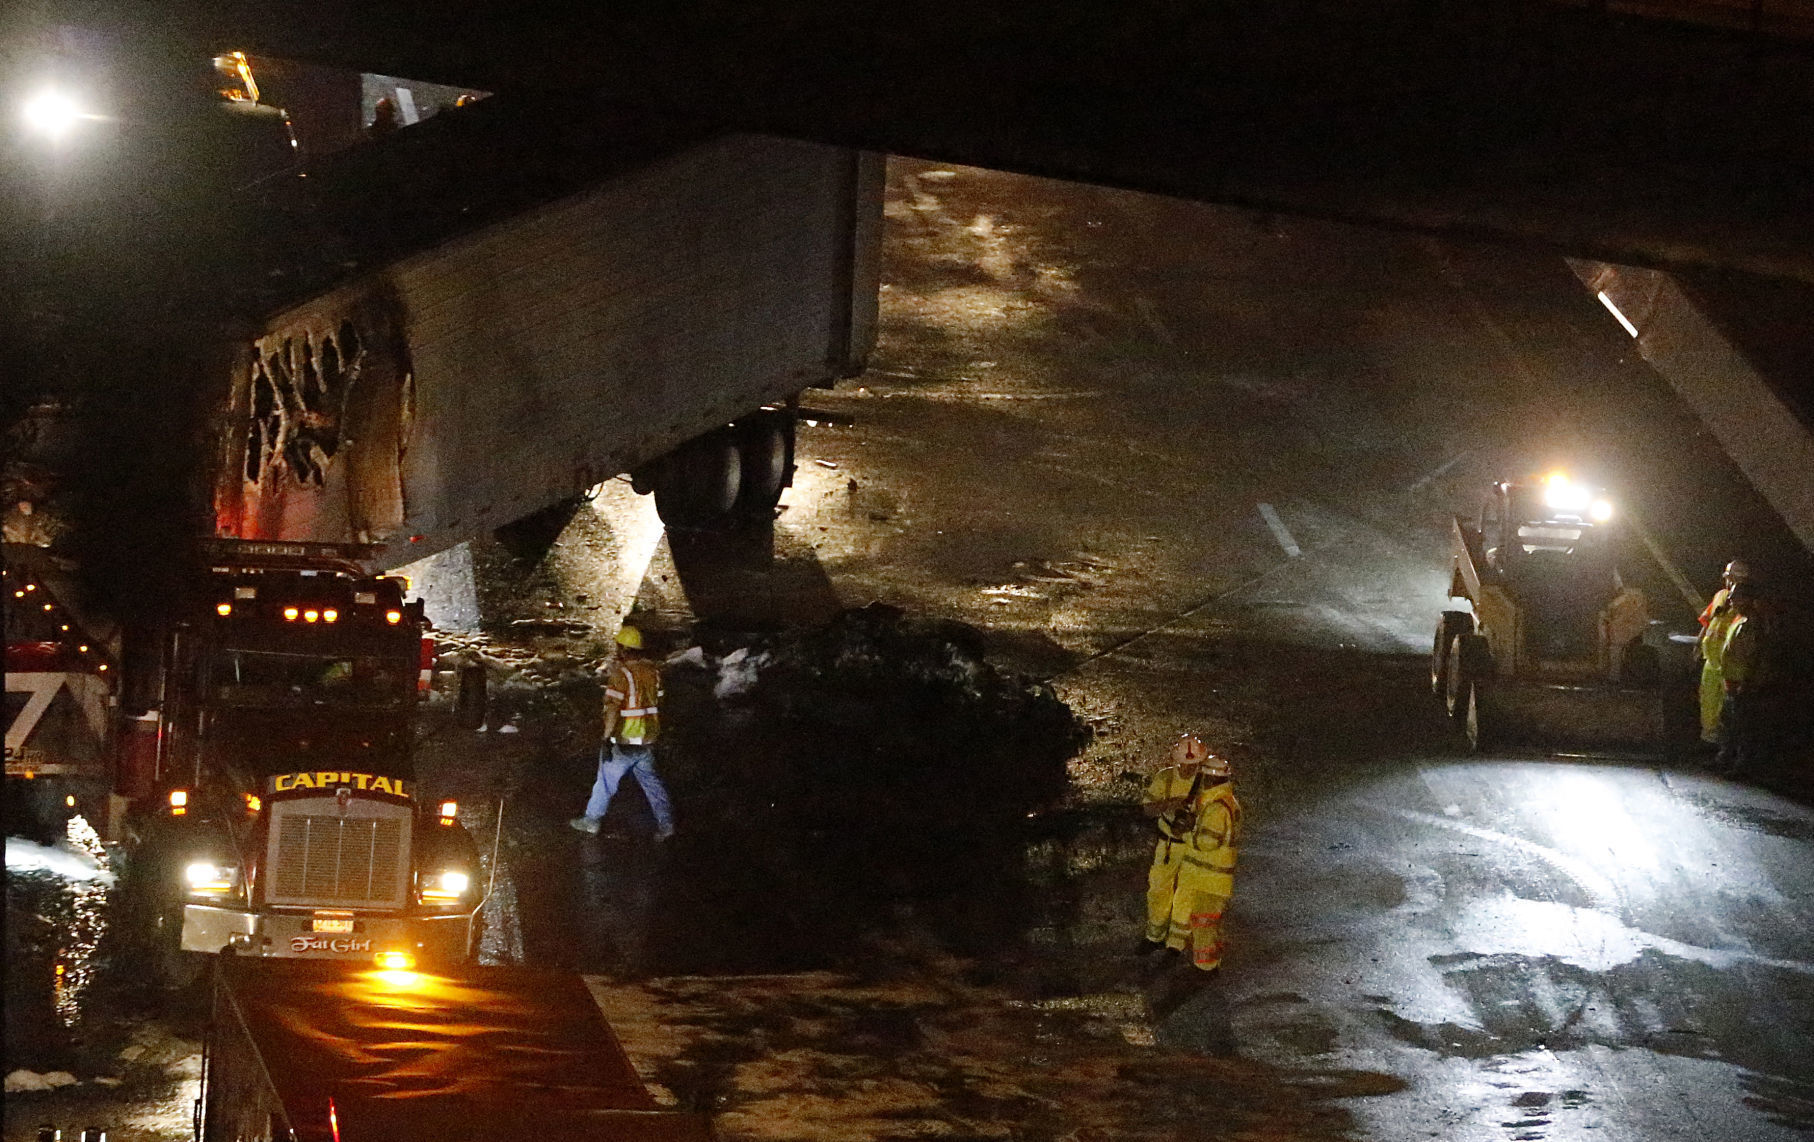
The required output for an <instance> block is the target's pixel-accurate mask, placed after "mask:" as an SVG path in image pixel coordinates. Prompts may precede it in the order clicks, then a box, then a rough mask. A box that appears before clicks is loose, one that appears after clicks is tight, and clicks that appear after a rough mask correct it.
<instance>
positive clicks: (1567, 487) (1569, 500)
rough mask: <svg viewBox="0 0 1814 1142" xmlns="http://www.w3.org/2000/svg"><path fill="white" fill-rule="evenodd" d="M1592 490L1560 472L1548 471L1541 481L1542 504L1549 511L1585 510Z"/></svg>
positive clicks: (1591, 497)
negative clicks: (1547, 475)
mask: <svg viewBox="0 0 1814 1142" xmlns="http://www.w3.org/2000/svg"><path fill="white" fill-rule="evenodd" d="M1592 500H1593V492H1592V491H1590V490H1589V489H1587V488H1585V487H1583V486H1582V485H1580V484H1577V483H1576V482H1575V481H1573V480H1571V479H1569V478H1568V476H1567V475H1565V474H1563V473H1561V472H1552V473H1550V476H1549V479H1547V480H1545V481H1544V482H1543V505H1544V506H1545V507H1547V508H1549V509H1550V510H1551V511H1565V512H1581V511H1586V510H1587V507H1588V504H1589V503H1591V502H1592Z"/></svg>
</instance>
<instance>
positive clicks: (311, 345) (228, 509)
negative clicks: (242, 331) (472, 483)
mask: <svg viewBox="0 0 1814 1142" xmlns="http://www.w3.org/2000/svg"><path fill="white" fill-rule="evenodd" d="M409 380H410V370H409V354H408V345H407V343H406V340H405V334H404V332H403V322H402V319H401V317H400V314H399V309H398V304H397V301H396V298H395V295H394V294H393V293H391V292H390V291H388V290H386V289H383V288H381V283H380V286H379V287H374V286H370V285H368V286H364V287H361V288H359V289H356V290H350V291H336V292H335V293H332V294H329V295H327V296H325V297H322V298H318V299H316V300H315V301H313V302H311V303H309V304H307V305H304V306H301V307H299V308H297V309H295V310H292V311H291V312H290V313H289V314H287V315H286V316H285V318H284V319H283V320H282V321H281V322H277V323H273V325H272V326H271V327H270V328H269V330H268V332H266V333H265V335H264V336H262V337H260V338H259V339H258V340H257V341H255V342H254V343H253V344H252V345H251V346H250V349H249V351H248V352H246V353H244V354H243V356H242V357H241V359H240V360H239V362H238V364H237V367H236V369H235V378H234V384H233V389H232V411H231V413H230V415H229V418H228V425H227V426H226V430H225V431H224V432H223V433H222V435H221V438H220V446H221V452H220V455H219V458H218V461H217V471H218V479H217V482H216V487H215V523H216V532H217V534H219V535H223V536H237V537H240V538H245V539H324V540H330V541H344V542H357V543H374V542H380V541H382V540H383V539H385V538H386V537H388V536H390V535H391V534H393V533H395V532H396V531H397V529H398V528H400V527H401V526H402V524H403V484H402V459H403V453H404V451H405V449H406V448H407V447H408V444H409V440H408V435H407V433H408V428H409V408H408V400H409Z"/></svg>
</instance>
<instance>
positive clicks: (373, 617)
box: [133, 539, 487, 983]
mask: <svg viewBox="0 0 1814 1142" xmlns="http://www.w3.org/2000/svg"><path fill="white" fill-rule="evenodd" d="M204 553H205V555H206V556H207V558H208V560H209V567H208V572H207V574H206V576H205V577H204V581H203V583H202V584H201V589H200V590H199V591H197V592H196V593H195V598H194V600H193V602H192V609H191V610H190V611H189V612H188V613H186V614H184V615H182V616H181V618H180V620H179V621H177V622H174V623H172V624H171V626H170V628H169V629H168V630H167V631H166V632H164V635H163V638H162V663H161V678H160V681H161V687H160V689H161V693H160V696H159V700H158V702H157V706H156V709H155V711H154V713H155V727H156V743H157V744H156V757H155V772H156V780H155V782H153V785H154V787H155V789H156V790H157V792H156V794H155V796H154V797H153V798H152V799H151V803H152V804H153V805H154V806H155V809H154V811H152V812H151V813H150V814H148V815H144V816H141V818H140V826H141V828H140V830H139V832H140V834H141V836H140V840H141V843H140V844H139V845H138V846H137V849H136V851H137V852H138V853H139V854H140V856H139V858H138V859H135V861H134V862H133V873H134V877H135V880H136V881H137V883H139V884H140V885H143V886H144V887H145V888H146V889H147V890H148V892H149V893H150V895H151V896H152V897H153V898H154V899H156V900H158V901H159V905H158V907H157V911H156V917H155V919H154V920H153V921H152V923H153V927H154V928H156V929H157V930H158V931H159V937H158V938H159V941H160V944H161V946H162V948H163V950H164V951H165V952H166V953H167V954H166V955H164V956H163V957H162V958H163V962H165V963H166V964H167V965H170V966H169V968H168V969H167V975H169V976H170V977H171V981H172V982H176V983H182V982H186V981H187V980H191V979H193V978H194V976H195V975H196V974H197V972H198V971H199V969H200V967H201V962H200V961H199V960H198V959H197V958H196V957H195V956H194V955H193V953H218V952H222V951H230V952H233V953H235V954H237V955H241V956H256V957H299V958H315V959H340V960H355V961H363V962H365V963H368V964H369V963H372V962H374V961H375V959H376V958H377V957H379V956H381V955H382V956H388V957H390V958H392V959H394V960H396V961H397V962H407V963H411V964H413V963H415V962H418V961H420V962H423V963H425V964H426V963H457V962H460V961H463V960H466V959H468V958H470V956H471V955H472V953H473V951H474V948H475V946H476V941H477V938H478V934H479V925H478V919H477V917H478V913H479V910H480V908H481V907H483V905H484V902H485V899H486V896H487V890H486V885H485V883H484V881H483V879H482V876H481V867H482V866H481V861H480V859H479V852H478V847H477V844H476V843H475V842H474V840H473V838H472V836H471V835H470V834H469V833H468V832H467V830H466V829H465V827H464V826H463V825H462V824H461V822H460V820H459V805H458V804H457V802H454V801H451V800H448V801H435V800H433V799H425V798H423V797H422V796H421V794H420V790H419V789H418V785H417V781H416V777H415V773H414V769H413V746H414V735H415V726H416V706H417V700H418V692H419V690H420V689H421V688H422V685H423V682H424V681H425V680H426V679H427V677H428V675H429V670H428V667H429V666H430V665H431V664H432V657H433V644H432V641H431V640H430V639H429V638H428V637H427V636H426V633H425V627H426V622H425V619H424V617H423V613H422V605H421V603H420V601H417V602H413V603H406V602H405V601H404V597H403V595H404V591H405V581H404V580H403V579H402V578H400V577H396V576H384V575H371V574H368V573H367V572H366V571H365V570H364V569H363V567H362V564H361V562H360V560H361V558H370V557H371V556H372V555H373V554H374V552H373V551H371V550H368V549H365V548H361V547H358V546H357V545H344V544H320V543H287V542H271V541H245V540H237V541H235V540H218V539H217V540H211V541H207V542H206V543H205V545H204Z"/></svg>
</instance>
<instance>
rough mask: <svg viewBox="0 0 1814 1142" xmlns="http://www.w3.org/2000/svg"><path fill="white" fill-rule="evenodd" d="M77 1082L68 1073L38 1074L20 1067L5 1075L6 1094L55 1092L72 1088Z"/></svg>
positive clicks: (74, 1077)
mask: <svg viewBox="0 0 1814 1142" xmlns="http://www.w3.org/2000/svg"><path fill="white" fill-rule="evenodd" d="M77 1081H78V1080H77V1079H76V1076H74V1075H72V1074H70V1073H69V1072H68V1071H51V1072H49V1073H48V1074H39V1073H38V1072H37V1071H28V1070H26V1069H24V1068H23V1067H21V1068H20V1069H19V1070H16V1071H9V1072H7V1075H6V1093H7V1094H19V1093H21V1092H24V1091H37V1090H56V1089H57V1088H58V1087H65V1086H74V1085H75V1084H76V1082H77Z"/></svg>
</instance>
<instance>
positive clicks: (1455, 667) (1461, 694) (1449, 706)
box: [1442, 634, 1470, 723]
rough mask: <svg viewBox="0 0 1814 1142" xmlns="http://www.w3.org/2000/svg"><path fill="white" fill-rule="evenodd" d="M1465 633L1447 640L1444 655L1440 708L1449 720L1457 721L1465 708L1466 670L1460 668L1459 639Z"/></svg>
mask: <svg viewBox="0 0 1814 1142" xmlns="http://www.w3.org/2000/svg"><path fill="white" fill-rule="evenodd" d="M1466 637H1467V636H1466V635H1460V634H1458V635H1456V636H1455V637H1454V638H1452V639H1450V640H1449V653H1448V654H1447V655H1445V656H1444V658H1445V659H1446V660H1447V662H1448V665H1447V667H1446V668H1445V669H1444V672H1443V677H1442V708H1443V712H1444V713H1446V714H1448V715H1449V720H1450V721H1453V722H1457V723H1459V722H1460V721H1461V719H1462V717H1463V716H1464V714H1465V713H1466V710H1467V697H1468V684H1469V681H1470V680H1469V678H1468V676H1467V671H1465V670H1463V669H1461V640H1462V639H1464V638H1466Z"/></svg>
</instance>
